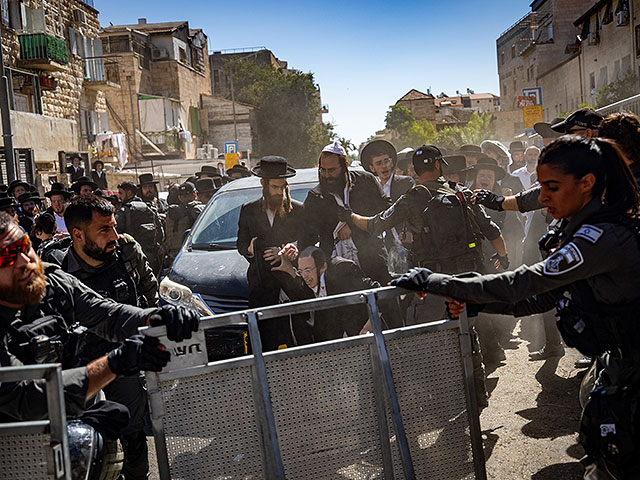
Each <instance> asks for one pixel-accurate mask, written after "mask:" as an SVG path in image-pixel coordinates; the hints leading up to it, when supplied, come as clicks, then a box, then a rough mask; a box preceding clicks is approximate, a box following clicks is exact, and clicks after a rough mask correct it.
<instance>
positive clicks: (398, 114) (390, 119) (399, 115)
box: [384, 104, 416, 134]
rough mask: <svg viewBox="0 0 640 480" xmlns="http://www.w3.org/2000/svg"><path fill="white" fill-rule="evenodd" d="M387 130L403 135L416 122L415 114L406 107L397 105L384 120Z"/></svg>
mask: <svg viewBox="0 0 640 480" xmlns="http://www.w3.org/2000/svg"><path fill="white" fill-rule="evenodd" d="M384 121H385V124H386V127H387V130H395V131H396V132H398V133H400V134H402V133H406V131H407V130H408V129H409V127H410V126H411V124H413V123H414V122H415V121H416V117H414V116H413V113H411V111H410V110H409V109H408V108H407V107H405V106H404V105H398V104H395V105H393V106H392V107H391V109H390V110H389V111H388V112H387V115H386V116H385V118H384Z"/></svg>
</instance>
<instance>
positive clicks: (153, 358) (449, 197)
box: [0, 109, 640, 479]
mask: <svg viewBox="0 0 640 480" xmlns="http://www.w3.org/2000/svg"><path fill="white" fill-rule="evenodd" d="M535 129H536V131H537V133H538V134H539V136H540V143H539V145H533V144H531V145H528V144H527V143H526V142H525V141H513V142H511V143H510V144H509V146H508V147H507V146H505V145H503V144H502V143H500V142H498V141H495V140H486V141H484V142H482V143H481V144H479V145H461V146H459V148H458V149H456V151H452V152H447V151H445V149H443V148H438V147H437V146H435V145H422V146H418V147H417V148H415V150H414V149H412V148H408V149H405V150H402V151H400V152H397V151H396V149H395V148H394V146H393V145H392V143H390V142H388V141H386V140H382V139H374V140H372V141H370V142H368V143H367V144H366V145H365V146H364V147H363V148H362V150H361V152H360V157H359V161H360V165H361V167H362V168H349V165H348V155H347V152H346V151H345V149H344V148H343V147H342V145H341V144H340V143H339V142H333V143H330V144H329V145H327V146H325V147H324V148H323V149H322V151H321V152H319V155H318V184H317V185H316V186H315V187H314V188H312V189H311V190H310V191H309V192H308V194H307V197H306V199H305V200H304V202H298V201H296V200H294V199H293V198H291V194H290V187H289V183H288V182H289V179H290V178H291V177H293V176H295V175H296V170H295V168H294V167H293V166H291V165H290V164H289V163H288V162H287V160H286V159H285V158H283V157H281V156H275V155H272V156H265V157H263V158H262V159H260V161H259V162H258V164H257V166H256V167H254V168H253V169H252V170H251V171H250V170H249V169H247V168H246V167H244V166H243V165H240V164H239V165H236V166H234V167H233V168H231V169H229V170H226V171H225V170H224V169H223V168H222V165H221V164H218V165H217V166H215V167H213V166H207V165H205V166H203V167H202V169H201V170H200V171H199V172H197V173H196V174H195V175H194V176H193V177H190V178H189V179H188V180H187V181H186V182H184V183H182V184H180V185H174V186H172V187H170V188H169V192H168V196H167V199H166V200H164V199H161V198H160V197H159V192H158V183H159V182H158V181H157V180H155V179H154V178H153V175H151V174H142V175H140V176H139V177H138V183H137V184H136V183H133V182H122V183H120V184H119V185H118V186H117V188H118V195H117V196H116V195H113V196H109V195H107V194H106V193H104V192H105V191H104V189H105V188H106V187H107V185H108V182H107V179H106V174H105V173H104V172H103V167H104V165H102V164H101V162H96V163H95V164H94V171H93V172H92V176H91V177H89V176H85V175H84V170H81V167H80V166H79V161H76V159H74V164H73V167H72V168H73V172H69V173H71V175H72V176H73V177H74V178H73V183H72V185H71V187H70V188H69V189H67V188H66V187H65V185H64V184H63V183H53V184H52V185H51V187H50V189H49V191H47V192H45V193H44V197H40V195H39V194H38V192H37V191H36V189H35V187H34V186H33V185H30V184H28V183H26V182H22V181H15V182H12V183H11V184H10V185H8V186H6V188H0V190H5V191H4V192H3V193H2V194H0V318H2V322H0V335H2V338H3V339H4V341H3V342H1V343H0V364H1V365H9V364H19V363H23V364H28V363H43V362H50V361H56V362H61V363H62V364H63V367H64V369H65V370H64V377H63V378H64V390H65V401H66V403H67V412H68V413H69V415H70V416H76V417H78V416H82V417H83V419H84V420H85V421H86V422H87V423H89V424H90V425H95V426H96V428H98V429H103V430H104V431H105V435H106V436H107V437H108V438H110V439H111V440H115V439H117V438H119V439H120V440H121V443H122V445H123V448H124V468H123V475H124V478H126V479H137V478H146V477H147V475H148V472H149V464H148V458H147V450H146V439H145V432H144V426H145V421H144V416H145V410H146V400H145V399H146V395H145V392H144V388H145V387H144V379H143V377H142V376H141V373H140V372H141V371H144V370H149V371H158V370H160V369H162V368H163V367H164V366H165V365H166V363H167V362H168V360H169V353H168V352H167V351H166V350H165V349H164V348H163V346H161V345H159V344H158V342H157V341H156V340H153V339H152V338H150V337H146V336H142V335H138V334H137V328H138V327H140V326H143V325H166V327H167V334H168V338H169V339H170V340H172V341H176V342H180V341H182V340H184V339H185V338H190V336H191V334H192V332H194V331H196V330H197V329H198V318H199V317H198V315H197V314H196V313H195V312H193V311H191V310H189V309H186V308H184V307H174V306H170V305H165V306H162V307H160V306H159V305H158V278H159V276H160V275H161V272H162V270H163V269H164V268H166V267H167V266H169V265H170V264H171V262H172V261H173V259H174V258H175V256H176V255H177V253H178V251H179V250H180V248H181V246H182V244H183V241H184V238H185V232H187V231H188V230H189V229H190V228H191V226H192V225H193V223H194V222H195V220H196V219H197V218H198V216H199V215H200V213H201V212H202V211H203V210H204V207H205V205H206V203H207V202H208V201H209V200H210V199H211V198H212V197H213V195H214V194H215V193H216V192H217V191H218V189H220V188H221V187H222V185H223V184H224V183H227V182H229V181H232V180H234V179H236V178H242V177H247V176H250V175H255V176H257V177H259V178H260V182H261V186H262V195H261V196H260V198H258V199H257V200H254V201H251V202H248V203H246V204H244V205H243V206H242V208H241V211H240V215H239V221H238V237H237V249H238V252H239V253H240V254H241V255H242V256H243V257H244V258H246V260H247V262H248V265H249V266H248V270H247V282H248V299H249V307H250V308H257V307H264V306H268V305H274V304H279V303H283V302H288V301H296V300H302V299H311V298H318V297H324V296H328V295H334V294H339V293H346V292H350V291H358V290H362V289H367V288H375V287H378V286H380V285H387V284H389V283H391V284H393V285H398V286H400V287H403V288H406V289H410V290H416V291H417V292H418V293H419V295H416V296H413V297H402V298H401V297H398V298H397V299H394V300H386V301H383V302H381V305H380V311H381V313H382V317H383V322H384V325H385V328H396V327H402V326H406V325H415V324H418V323H424V322H428V321H431V320H438V319H442V318H445V317H446V316H450V317H455V316H456V315H459V313H460V312H461V311H462V310H463V309H464V308H466V309H467V310H468V311H469V313H470V316H471V326H470V330H471V333H472V340H473V342H472V343H473V364H474V377H475V387H476V388H475V389H476V397H477V401H478V404H479V406H480V407H481V408H483V407H486V406H487V405H488V393H487V390H486V388H485V366H487V365H496V364H497V363H499V362H501V361H503V360H504V359H505V356H504V352H503V348H504V343H505V342H507V341H509V338H510V336H511V335H512V331H513V327H514V323H513V322H512V321H505V320H504V318H501V319H500V320H498V319H497V318H496V315H497V314H500V315H505V314H506V315H512V316H529V315H533V314H542V319H541V320H540V319H539V320H538V321H540V322H541V323H542V325H544V332H545V339H546V341H545V345H544V347H543V348H542V349H541V350H540V351H537V352H533V353H532V354H531V360H544V359H547V358H551V357H554V356H560V355H563V353H564V346H563V345H566V346H569V347H575V348H577V349H578V350H580V352H582V353H583V354H584V355H585V358H584V359H583V361H582V362H581V363H584V364H585V365H586V366H591V365H596V367H597V372H598V375H599V376H598V380H597V383H596V388H595V389H594V393H592V397H591V400H590V401H589V403H588V404H587V407H586V408H585V413H584V416H583V422H582V426H581V442H582V444H583V445H584V446H585V450H586V452H587V455H588V461H587V462H586V464H588V465H589V468H590V469H591V470H593V471H596V470H597V471H599V472H609V473H608V474H610V475H612V478H634V474H637V473H640V471H639V470H638V468H639V467H638V461H637V456H634V453H635V451H636V449H638V448H639V447H640V439H638V438H636V437H637V435H638V434H637V432H636V430H635V429H634V428H632V427H633V425H631V424H630V422H631V423H633V422H635V421H637V420H636V410H635V408H636V407H635V405H636V401H637V400H638V394H637V393H636V392H637V391H638V386H639V385H640V383H639V382H640V378H638V374H637V371H640V370H638V368H637V367H638V361H639V360H638V358H639V357H638V354H637V352H638V347H637V343H636V342H637V341H636V336H637V335H636V334H635V329H634V328H632V325H633V322H632V318H633V315H634V314H635V310H634V309H635V305H636V303H637V302H638V301H639V300H640V294H639V293H637V292H640V289H638V288H637V287H638V285H636V283H637V281H638V277H637V275H635V274H634V272H636V271H637V268H636V265H635V263H637V261H640V260H639V259H640V252H639V251H638V244H637V242H638V241H639V240H640V239H639V238H638V237H639V236H640V223H637V222H636V214H637V213H638V200H639V195H638V186H637V176H638V174H639V173H640V166H639V165H640V163H639V162H638V160H639V159H638V156H639V155H640V122H639V121H638V118H637V117H635V116H634V115H631V114H623V113H618V114H613V115H609V116H607V117H606V118H603V117H602V116H601V115H600V114H599V113H597V112H595V111H593V110H590V109H581V110H578V111H576V112H574V113H573V114H571V115H569V116H568V117H567V118H566V119H556V120H554V121H553V122H550V123H540V124H537V125H536V126H535ZM532 143H533V142H532ZM76 163H78V165H76ZM101 172H102V173H101ZM45 202H48V206H47V205H46V204H45ZM539 240H540V241H539ZM36 252H37V254H36ZM541 252H542V253H541ZM429 292H430V293H434V294H437V295H428V294H427V295H425V293H429ZM439 295H441V296H445V297H448V298H449V299H448V300H447V301H446V302H445V301H444V299H443V298H442V297H441V296H439ZM465 302H466V304H465ZM554 308H557V315H558V318H559V320H556V313H554ZM259 327H260V336H261V341H262V344H263V348H264V349H265V350H273V349H278V348H284V347H288V346H293V345H303V344H308V343H313V342H319V341H326V340H333V339H337V338H342V337H345V336H352V335H358V334H363V333H367V332H369V331H370V330H371V325H370V323H369V321H368V315H367V311H366V309H365V307H364V306H362V305H354V306H346V307H342V308H339V309H337V310H334V311H331V312H328V311H325V312H316V313H315V314H300V315H295V316H293V317H283V318H274V319H270V320H266V321H262V322H260V324H259ZM43 339H45V340H43ZM39 342H44V344H43V345H41V344H40V343H39ZM47 342H48V343H47ZM99 390H102V391H103V392H104V393H105V396H106V399H107V401H106V402H97V403H95V404H93V406H92V407H91V408H88V407H87V406H88V405H91V404H92V400H91V399H92V398H93V397H94V396H95V394H96V393H97V392H98V391H99ZM620 392H624V393H620ZM603 399H604V400H603ZM606 399H609V400H606ZM24 400H28V401H24ZM607 401H609V403H606V402H607ZM603 402H604V404H605V405H606V406H607V408H606V409H604V410H603V408H602V405H603ZM589 405H590V406H589ZM620 409H623V410H624V412H626V416H625V415H622V414H621V413H620V412H621V410H620ZM605 410H606V412H607V413H603V412H604V411H605ZM105 411H107V412H108V416H109V417H110V418H112V419H113V421H112V422H108V423H109V425H108V426H106V427H105V426H104V425H103V424H102V423H104V422H100V419H101V418H104V417H105ZM629 412H631V416H629V415H628V413H629ZM44 415H46V400H45V392H44V390H43V385H42V384H41V383H40V382H37V381H31V382H21V383H17V384H16V383H5V384H2V385H0V421H3V420H4V421H10V420H21V419H37V418H41V417H43V416H44ZM620 418H626V420H625V421H621V420H620ZM96 419H98V420H96ZM118 419H120V420H118ZM607 422H608V423H607ZM610 424H613V425H614V428H613V430H612V431H610V430H611V429H610V430H607V432H606V434H605V435H599V434H598V435H596V433H594V432H596V430H598V429H599V428H600V426H602V425H610ZM611 432H612V433H611ZM607 452H608V453H607ZM612 452H614V453H612ZM601 474H602V475H607V473H601ZM629 475H631V476H629ZM594 478H595V477H594ZM597 478H600V477H597ZM602 478H608V477H606V476H603V477H602Z"/></svg>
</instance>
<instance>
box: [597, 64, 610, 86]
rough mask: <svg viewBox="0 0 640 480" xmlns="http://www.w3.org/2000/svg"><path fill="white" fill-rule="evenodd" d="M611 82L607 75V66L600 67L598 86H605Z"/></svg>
mask: <svg viewBox="0 0 640 480" xmlns="http://www.w3.org/2000/svg"><path fill="white" fill-rule="evenodd" d="M608 83H609V77H608V75H607V67H602V68H601V69H600V75H599V77H598V88H599V87H604V86H605V85H607V84H608Z"/></svg>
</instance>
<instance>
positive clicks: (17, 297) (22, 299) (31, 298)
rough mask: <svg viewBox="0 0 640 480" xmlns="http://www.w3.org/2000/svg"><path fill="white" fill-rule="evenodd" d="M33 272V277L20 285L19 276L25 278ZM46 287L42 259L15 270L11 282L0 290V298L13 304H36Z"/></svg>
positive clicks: (40, 299)
mask: <svg viewBox="0 0 640 480" xmlns="http://www.w3.org/2000/svg"><path fill="white" fill-rule="evenodd" d="M32 272H33V277H32V278H31V280H30V281H29V283H27V284H26V285H20V284H19V283H18V281H19V280H20V278H26V277H27V276H29V275H30V274H31V273H32ZM46 289H47V280H46V279H45V276H44V268H43V267H42V261H41V260H40V259H39V258H37V261H36V262H32V263H28V264H27V265H25V267H24V268H23V269H21V270H20V271H19V273H18V272H16V275H15V276H14V277H13V283H12V284H11V285H10V286H8V287H5V288H3V289H1V290H0V292H1V293H0V300H3V301H5V302H8V303H12V304H14V305H36V304H38V303H40V302H41V301H42V298H43V297H44V292H45V291H46Z"/></svg>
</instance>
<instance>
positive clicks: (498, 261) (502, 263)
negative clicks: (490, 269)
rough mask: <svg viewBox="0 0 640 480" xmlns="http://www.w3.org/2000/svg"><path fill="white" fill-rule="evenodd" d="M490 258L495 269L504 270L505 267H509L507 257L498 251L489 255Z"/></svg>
mask: <svg viewBox="0 0 640 480" xmlns="http://www.w3.org/2000/svg"><path fill="white" fill-rule="evenodd" d="M490 260H491V261H492V262H493V265H494V266H495V267H496V269H497V270H500V269H502V270H506V269H507V268H509V257H508V256H506V255H505V256H504V257H502V256H500V254H499V253H498V252H496V253H494V254H493V255H491V258H490Z"/></svg>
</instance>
